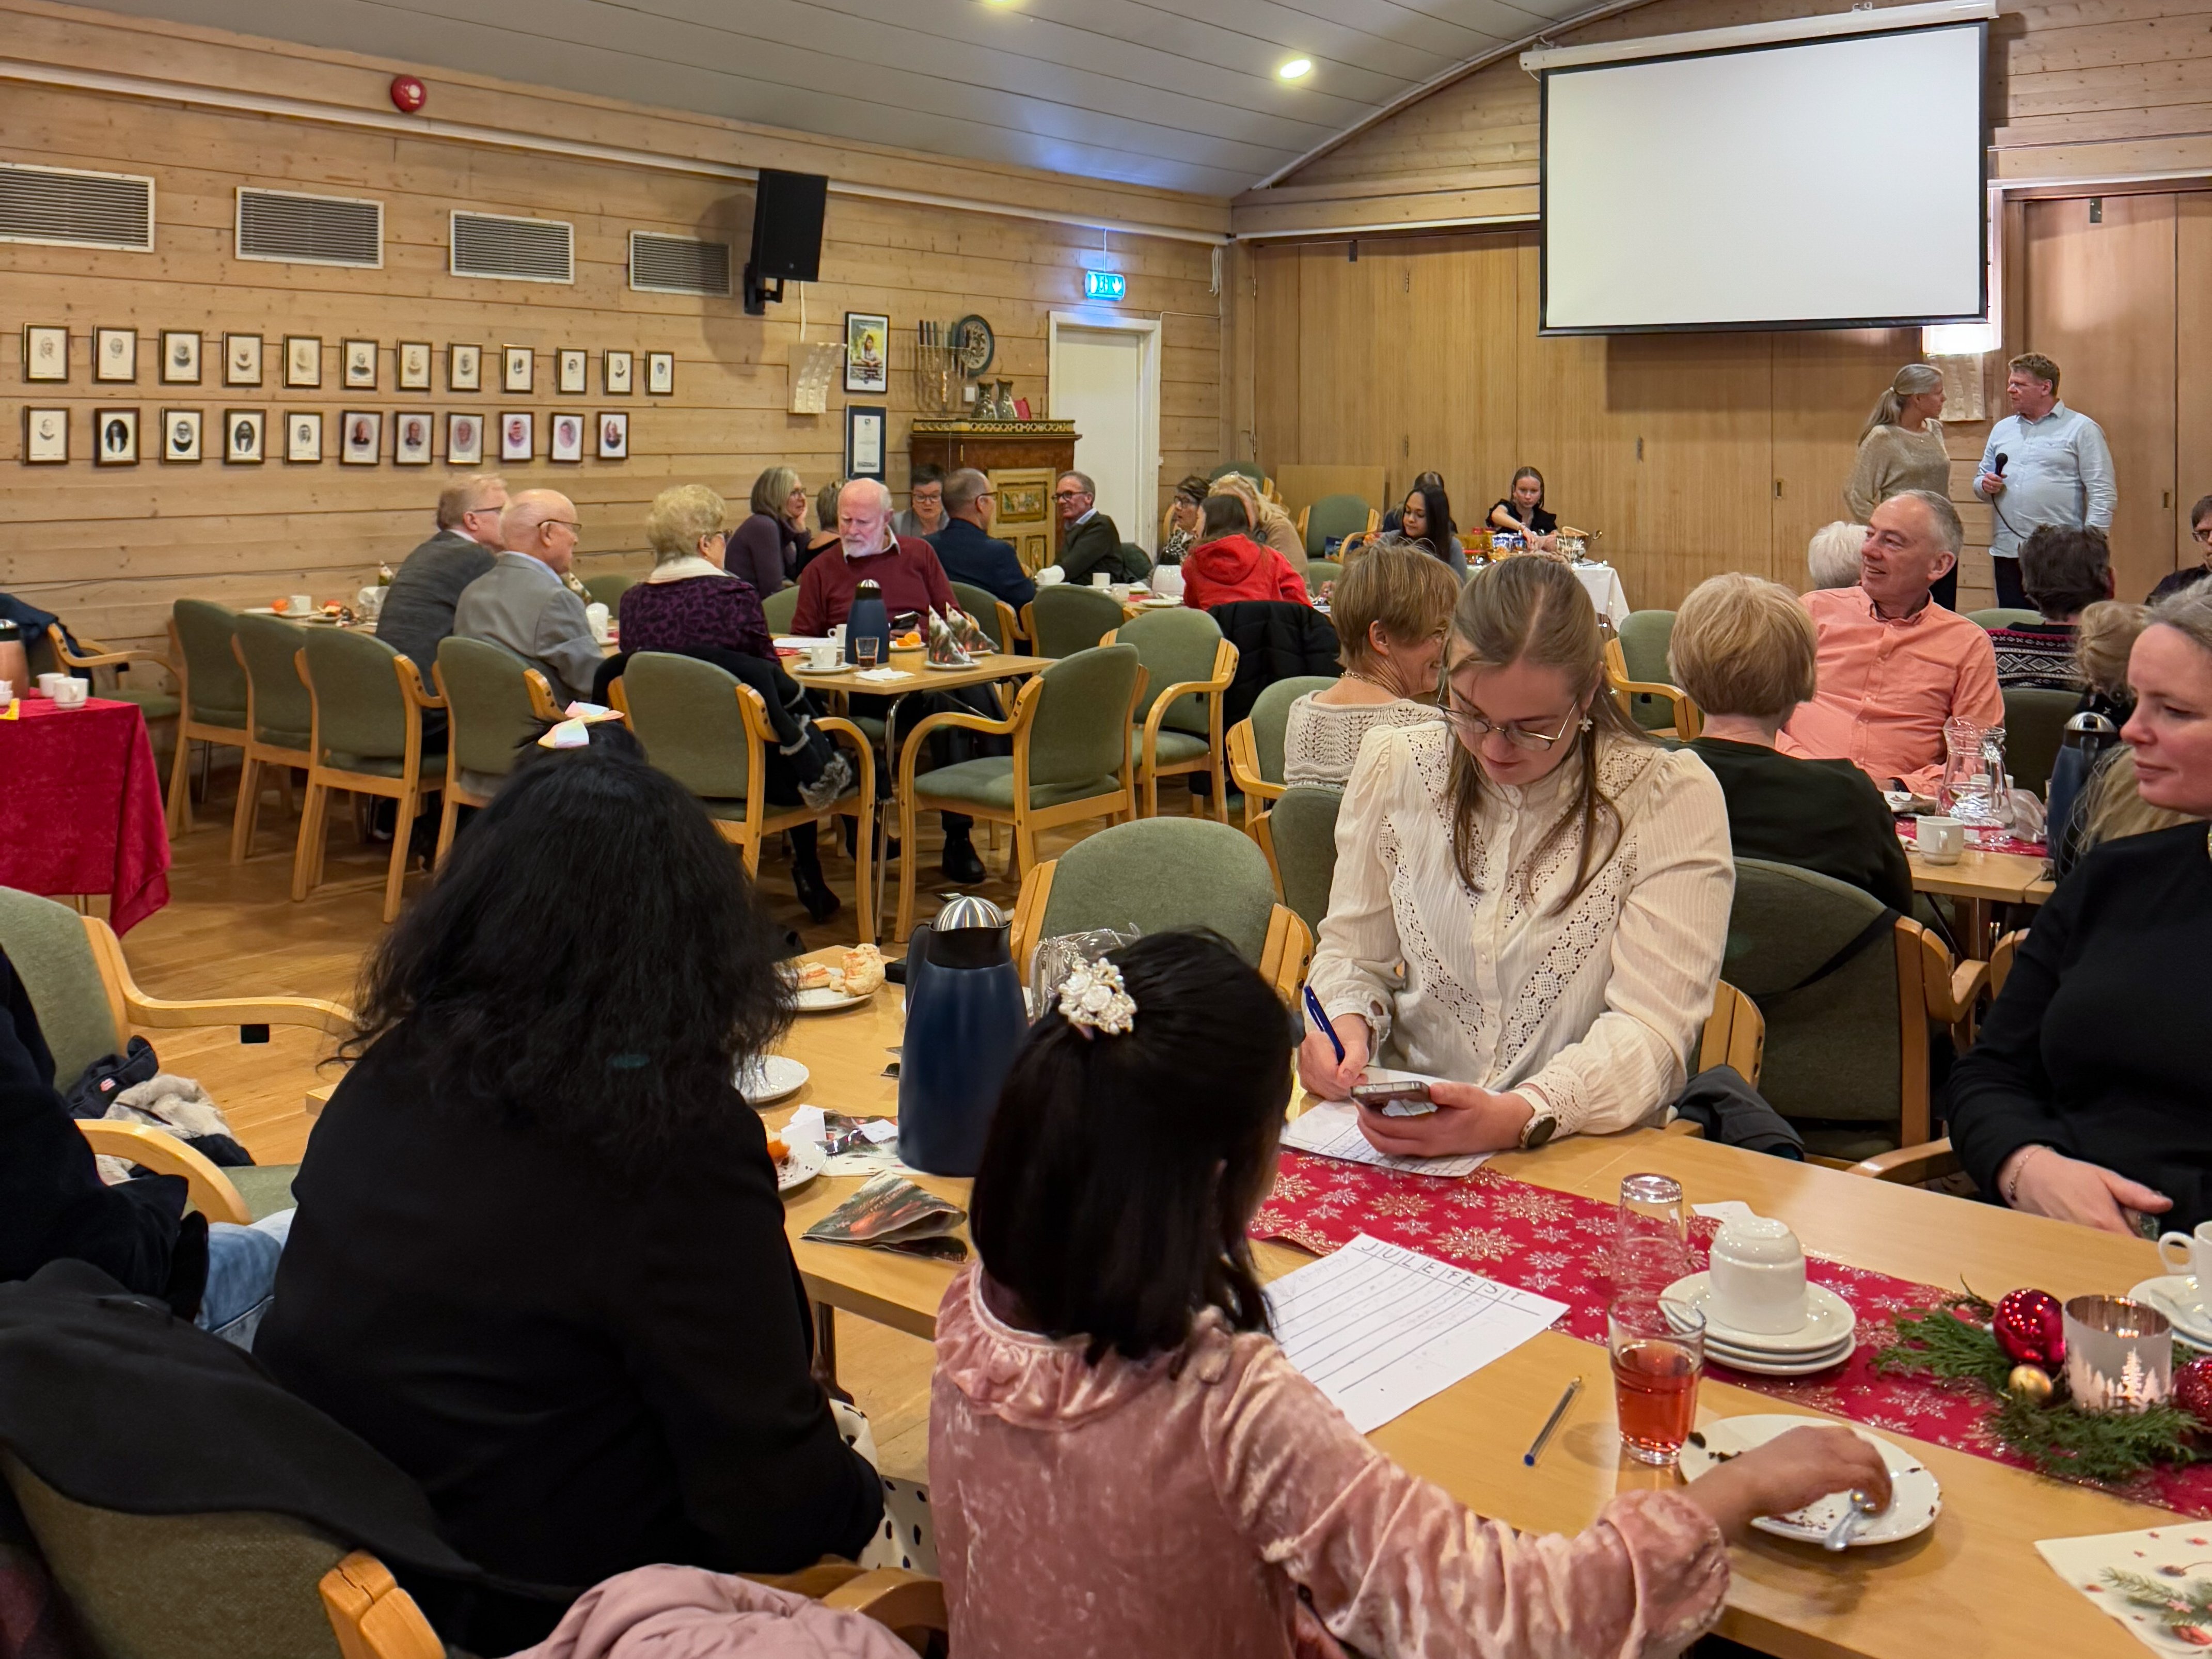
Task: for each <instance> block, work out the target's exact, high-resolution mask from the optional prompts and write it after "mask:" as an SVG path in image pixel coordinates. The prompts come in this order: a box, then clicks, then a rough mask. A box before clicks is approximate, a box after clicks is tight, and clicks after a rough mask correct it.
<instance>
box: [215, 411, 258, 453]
mask: <svg viewBox="0 0 2212 1659" xmlns="http://www.w3.org/2000/svg"><path fill="white" fill-rule="evenodd" d="M268 424H269V415H268V411H267V410H259V409H226V410H223V411H222V459H223V461H224V464H225V465H229V466H258V465H261V459H262V438H263V435H264V431H265V430H266V428H267V427H268Z"/></svg>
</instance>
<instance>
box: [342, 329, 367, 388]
mask: <svg viewBox="0 0 2212 1659" xmlns="http://www.w3.org/2000/svg"><path fill="white" fill-rule="evenodd" d="M339 361H340V362H343V363H344V365H345V383H346V390H347V391H349V392H374V391H375V390H376V342H375V341H374V340H348V341H347V342H346V343H345V349H344V352H343V356H341V357H340V359H339Z"/></svg>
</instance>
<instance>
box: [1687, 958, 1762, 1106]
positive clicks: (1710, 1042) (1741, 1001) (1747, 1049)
mask: <svg viewBox="0 0 2212 1659" xmlns="http://www.w3.org/2000/svg"><path fill="white" fill-rule="evenodd" d="M1765 1059H1766V1016H1765V1015H1764V1014H1762V1013H1760V1012H1759V1005H1758V1004H1757V1003H1755V1002H1753V1000H1751V999H1750V998H1749V997H1747V996H1746V995H1744V994H1743V993H1742V992H1741V991H1739V990H1737V989H1736V988H1735V986H1733V985H1731V984H1729V982H1728V981H1726V980H1723V981H1720V983H1719V984H1718V985H1717V986H1715V987H1713V1012H1711V1014H1710V1015H1708V1016H1707V1017H1706V1019H1705V1032H1704V1034H1703V1036H1700V1037H1699V1042H1698V1070H1699V1071H1700V1072H1704V1071H1709V1070H1711V1068H1712V1067H1713V1066H1735V1069H1736V1072H1737V1073H1738V1074H1739V1075H1740V1076H1741V1078H1742V1079H1743V1080H1744V1081H1745V1082H1746V1083H1748V1084H1750V1085H1752V1086H1753V1088H1757V1087H1758V1086H1759V1066H1761V1065H1763V1064H1764V1063H1765Z"/></svg>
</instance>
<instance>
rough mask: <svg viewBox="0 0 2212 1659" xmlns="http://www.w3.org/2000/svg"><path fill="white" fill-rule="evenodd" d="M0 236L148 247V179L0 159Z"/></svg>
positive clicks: (137, 250)
mask: <svg viewBox="0 0 2212 1659" xmlns="http://www.w3.org/2000/svg"><path fill="white" fill-rule="evenodd" d="M0 242H47V243H52V244H54V245H56V246H66V247H112V248H123V249H125V250H127V251H129V252H133V253H151V252H153V251H154V181H153V180H152V179H142V178H139V177H137V175H136V174H133V173H79V172H77V171H76V170H74V169H72V168H68V167H23V166H21V165H19V164H17V163H15V162H9V161H0Z"/></svg>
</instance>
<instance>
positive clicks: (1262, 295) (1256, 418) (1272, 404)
mask: <svg viewBox="0 0 2212 1659" xmlns="http://www.w3.org/2000/svg"><path fill="white" fill-rule="evenodd" d="M1310 252H1311V250H1310V249H1308V248H1305V247H1303V246H1298V245H1297V244H1295V243H1292V244H1289V245H1286V246H1261V247H1255V248H1252V249H1250V250H1249V251H1248V252H1247V254H1246V257H1247V258H1249V260H1250V261H1251V267H1250V268H1251V272H1252V280H1253V283H1254V292H1253V299H1252V316H1253V327H1252V447H1251V453H1249V455H1248V456H1247V457H1246V459H1250V460H1255V461H1257V462H1259V464H1260V465H1261V466H1263V467H1273V466H1277V465H1281V464H1283V463H1285V462H1289V461H1302V460H1304V459H1305V456H1304V453H1303V452H1302V451H1301V450H1300V448H1299V447H1298V432H1299V412H1298V404H1299V398H1300V395H1301V389H1302V388H1301V380H1300V374H1301V370H1300V364H1301V360H1302V356H1303V350H1304V341H1303V340H1302V339H1301V337H1300V336H1299V324H1300V317H1301V314H1302V311H1303V301H1302V299H1301V297H1300V295H1301V282H1302V276H1303V273H1304V269H1305V262H1306V259H1307V258H1308V256H1309V254H1310Z"/></svg>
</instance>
